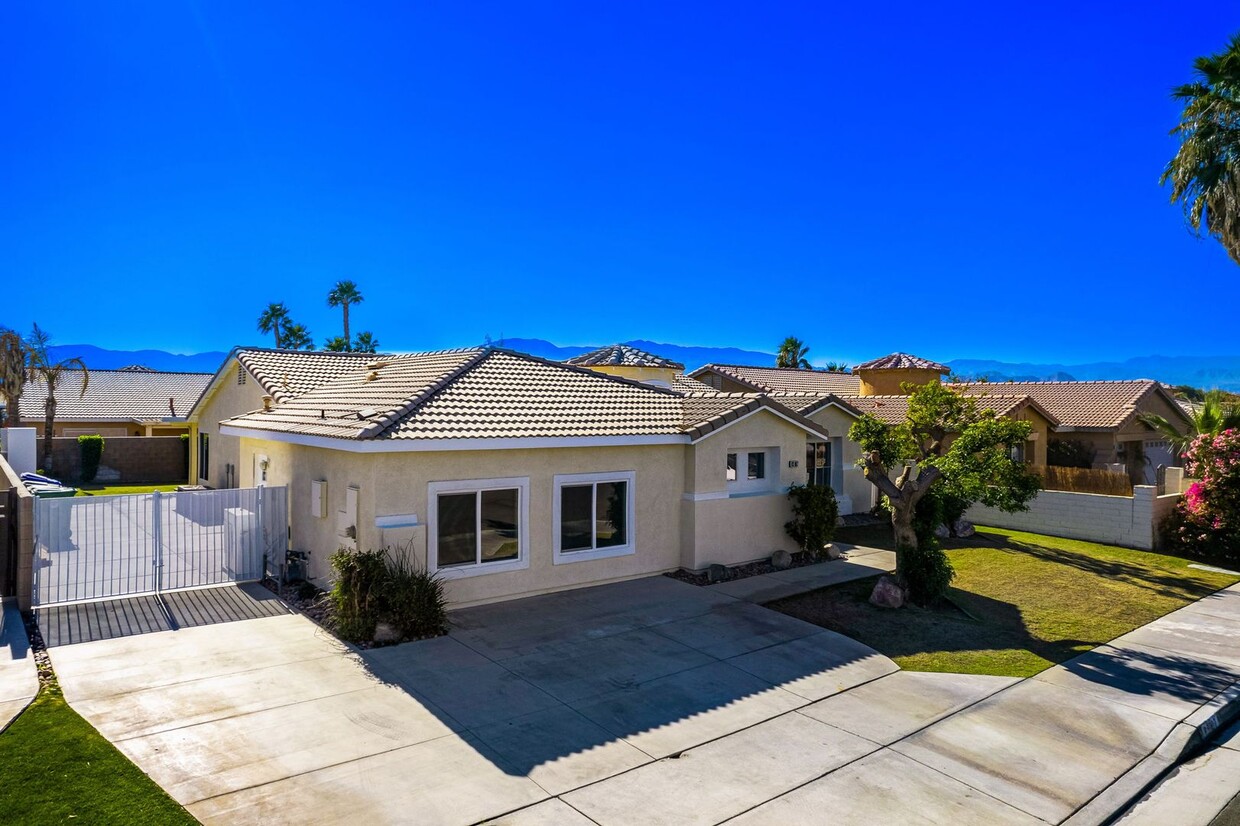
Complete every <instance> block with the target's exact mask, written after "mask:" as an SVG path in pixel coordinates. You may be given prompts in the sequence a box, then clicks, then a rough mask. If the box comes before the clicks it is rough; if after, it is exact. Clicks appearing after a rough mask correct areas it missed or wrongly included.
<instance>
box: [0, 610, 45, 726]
mask: <svg viewBox="0 0 1240 826" xmlns="http://www.w3.org/2000/svg"><path fill="white" fill-rule="evenodd" d="M37 693H39V672H38V670H37V669H36V668H35V664H34V655H33V654H32V653H31V651H30V643H29V641H28V640H27V639H26V627H25V625H23V624H22V615H21V612H20V611H18V610H17V603H16V602H13V601H9V602H5V603H4V604H3V606H0V731H3V730H4V729H5V728H6V727H7V726H8V725H9V723H11V722H12V721H13V718H15V717H16V716H17V715H18V714H20V713H21V712H22V710H23V709H24V708H25V707H26V706H27V705H29V704H30V701H31V700H33V699H34V695H35V694H37Z"/></svg>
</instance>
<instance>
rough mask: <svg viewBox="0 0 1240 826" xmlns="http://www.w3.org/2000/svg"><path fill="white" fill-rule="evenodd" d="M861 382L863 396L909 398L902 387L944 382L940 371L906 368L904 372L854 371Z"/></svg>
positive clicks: (884, 370)
mask: <svg viewBox="0 0 1240 826" xmlns="http://www.w3.org/2000/svg"><path fill="white" fill-rule="evenodd" d="M853 372H855V373H856V374H857V378H858V380H859V381H860V384H861V389H860V391H859V392H860V393H861V395H862V396H907V395H908V394H907V393H905V392H904V388H903V387H901V386H900V385H902V384H905V383H910V384H916V385H923V384H935V383H938V382H939V381H942V378H941V377H942V374H941V373H939V371H938V370H924V369H920V368H906V369H902V370H896V369H882V370H854V371H853Z"/></svg>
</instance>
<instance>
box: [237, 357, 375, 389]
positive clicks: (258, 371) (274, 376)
mask: <svg viewBox="0 0 1240 826" xmlns="http://www.w3.org/2000/svg"><path fill="white" fill-rule="evenodd" d="M228 358H229V360H231V359H234V358H235V359H236V360H237V361H239V362H241V364H243V365H244V366H245V369H247V370H249V371H250V373H251V374H252V375H253V376H254V378H255V379H257V380H258V383H259V384H260V385H261V386H262V388H263V392H265V393H266V394H267V395H269V396H271V397H272V398H274V399H275V400H276V401H277V402H282V401H287V400H288V399H291V398H293V397H294V396H298V395H300V394H302V393H305V392H306V391H307V390H311V389H313V388H315V387H318V386H320V385H322V384H323V383H324V382H327V381H330V380H331V379H334V378H336V377H337V376H341V375H344V374H345V373H348V372H352V371H356V370H357V369H358V368H360V367H361V366H363V365H365V364H366V363H367V362H370V361H374V360H375V359H376V358H380V356H378V355H375V354H373V353H333V352H330V351H327V350H272V349H268V348H263V347H238V348H236V349H235V350H233V352H232V353H230V354H229V357H228ZM225 364H228V361H225Z"/></svg>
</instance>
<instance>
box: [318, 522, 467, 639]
mask: <svg viewBox="0 0 1240 826" xmlns="http://www.w3.org/2000/svg"><path fill="white" fill-rule="evenodd" d="M331 564H332V568H333V570H334V571H335V572H336V583H335V585H333V586H332V590H331V593H330V598H331V603H332V607H333V609H334V610H333V615H334V618H335V623H336V631H337V633H339V634H340V636H342V637H344V638H345V639H347V640H352V641H354V642H365V641H368V640H372V639H374V636H375V626H376V625H377V624H378V623H380V622H386V623H389V624H390V625H392V626H393V627H395V628H396V629H397V631H399V632H400V635H401V636H402V637H403V638H406V639H421V638H424V637H436V636H439V635H440V634H443V633H444V632H445V631H447V627H448V602H447V598H446V597H445V595H444V590H443V582H442V580H440V579H439V577H437V576H436V575H435V574H432V573H428V572H427V571H426V570H425V569H424V568H422V567H421V566H420V565H418V564H417V562H415V561H414V559H413V557H412V555H411V554H410V546H408V545H406V546H402V547H398V548H396V549H395V550H389V549H386V548H384V549H381V550H369V551H358V552H353V551H349V550H346V549H344V548H342V549H340V550H339V551H337V552H336V553H334V554H333V555H332V557H331Z"/></svg>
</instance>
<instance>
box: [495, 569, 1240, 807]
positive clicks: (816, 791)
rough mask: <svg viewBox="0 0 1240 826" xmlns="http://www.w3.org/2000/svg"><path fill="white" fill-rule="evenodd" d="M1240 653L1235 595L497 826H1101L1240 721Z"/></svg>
mask: <svg viewBox="0 0 1240 826" xmlns="http://www.w3.org/2000/svg"><path fill="white" fill-rule="evenodd" d="M773 576H775V575H773ZM754 579H757V578H756V577H755V578H754ZM1238 639H1240V586H1233V587H1232V588H1229V589H1226V590H1224V591H1220V592H1218V593H1217V594H1214V595H1212V596H1210V597H1206V598H1205V599H1203V600H1201V601H1199V602H1197V603H1194V604H1192V605H1189V606H1186V607H1185V608H1182V609H1180V610H1178V611H1175V612H1173V613H1171V614H1168V615H1167V616H1166V617H1163V618H1161V619H1159V620H1156V621H1155V622H1153V623H1150V624H1149V625H1146V626H1144V627H1142V628H1139V629H1137V630H1135V631H1133V632H1131V633H1129V634H1125V635H1124V636H1122V637H1119V638H1118V639H1116V640H1113V641H1112V642H1111V643H1110V644H1109V645H1105V646H1102V647H1100V648H1098V649H1095V650H1094V651H1091V652H1089V653H1087V654H1084V655H1082V656H1080V657H1077V658H1075V659H1073V660H1070V661H1068V662H1066V663H1063V664H1061V665H1059V666H1055V667H1052V668H1050V669H1047V670H1046V671H1044V672H1042V673H1041V674H1039V675H1037V676H1036V677H1033V678H1030V679H1027V680H1016V679H1006V678H998V677H976V676H968V675H959V674H926V673H914V672H897V673H894V674H891V675H888V676H885V677H880V678H879V679H876V680H873V681H871V682H869V683H866V684H864V685H861V686H859V687H855V688H852V689H850V690H847V691H844V692H842V693H839V694H836V695H834V696H831V697H828V698H826V699H823V700H820V701H818V702H815V703H812V704H809V705H806V706H804V707H802V708H799V709H796V710H795V711H791V712H789V713H787V714H785V715H782V716H780V717H777V718H775V719H772V720H768V721H765V722H763V723H760V724H758V725H756V726H753V727H751V728H749V729H746V730H744V731H740V732H737V733H734V734H730V735H728V736H725V737H721V738H719V739H717V740H715V741H713V742H710V743H707V744H704V745H701V746H698V747H696V748H693V749H688V750H686V751H685V752H683V753H681V754H679V755H676V756H674V759H665V760H660V761H658V762H656V763H653V764H648V765H646V766H642V767H640V768H637V769H635V770H633V771H630V772H627V773H624V774H621V775H618V776H616V777H612V778H609V779H606V780H603V781H601V782H598V783H594V784H591V785H588V786H585V787H583V788H580V789H577V790H576V791H572V792H569V793H567V794H563V795H561V796H560V800H559V801H548V802H546V803H543V804H539V806H536V807H533V808H532V809H528V810H525V811H522V812H517V813H514V814H513V815H511V816H510V817H507V818H502V819H501V820H500V821H498V822H500V823H512V824H520V823H527V822H530V823H532V822H540V820H539V819H540V818H541V817H543V816H547V817H560V816H563V817H565V818H566V819H565V820H564V822H576V821H570V820H568V819H567V817H568V815H570V814H571V815H576V814H578V813H580V814H584V815H586V816H587V817H589V818H590V819H591V820H593V821H594V822H595V823H598V824H603V826H608V824H627V823H641V822H651V821H650V818H651V817H653V816H655V815H656V814H657V815H658V818H657V819H658V820H659V822H669V823H670V822H676V823H722V822H728V823H743V824H747V826H748V825H749V824H772V825H774V824H779V826H784V825H785V824H800V823H804V824H811V823H818V822H821V818H822V813H823V812H831V816H832V820H833V821H835V822H841V823H853V822H857V823H869V822H911V823H942V822H951V823H955V824H992V823H1016V824H1039V823H1055V824H1057V823H1065V822H1069V823H1072V824H1094V823H1103V822H1106V821H1107V820H1108V819H1109V818H1111V817H1113V816H1115V815H1116V814H1117V813H1118V812H1120V811H1122V810H1123V808H1124V807H1125V806H1126V805H1128V804H1129V803H1130V802H1131V800H1132V799H1133V798H1134V797H1135V796H1137V795H1139V794H1140V793H1141V791H1142V790H1143V789H1144V788H1145V787H1146V786H1147V785H1148V784H1149V783H1151V782H1152V781H1154V780H1155V779H1157V777H1158V776H1159V775H1160V774H1161V773H1162V772H1163V771H1165V770H1166V769H1167V768H1169V767H1170V766H1172V765H1174V764H1175V762H1176V761H1177V760H1178V759H1179V757H1180V756H1181V755H1182V754H1183V753H1184V749H1185V748H1186V747H1188V746H1189V745H1191V743H1192V742H1193V741H1194V738H1198V737H1200V736H1201V734H1202V733H1203V732H1204V733H1208V732H1210V731H1213V730H1214V729H1216V728H1217V726H1218V725H1219V724H1220V723H1222V724H1225V721H1226V720H1227V719H1228V717H1230V716H1231V715H1233V714H1234V713H1235V711H1236V710H1237V709H1236V703H1235V701H1236V698H1237V696H1238V695H1240V690H1238V689H1240V686H1238V685H1237V680H1240V645H1238V644H1237V642H1236V641H1237V640H1238ZM823 724H825V725H823ZM764 744H765V745H764ZM768 746H769V748H768ZM772 750H773V751H772ZM768 752H770V753H768ZM564 803H567V804H568V806H569V807H571V808H559V807H562V806H563V804H564ZM574 810H575V811H574ZM557 822H558V821H557ZM581 822H586V821H581ZM1164 822H1166V821H1164Z"/></svg>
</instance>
